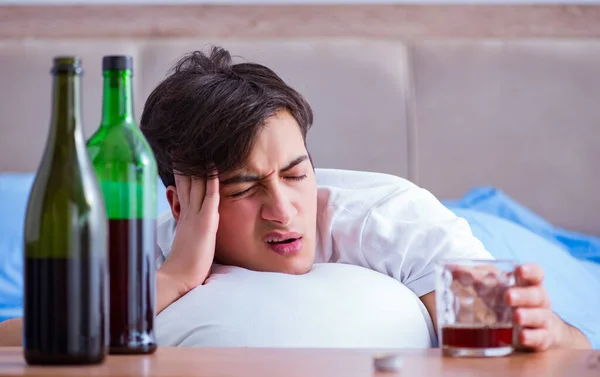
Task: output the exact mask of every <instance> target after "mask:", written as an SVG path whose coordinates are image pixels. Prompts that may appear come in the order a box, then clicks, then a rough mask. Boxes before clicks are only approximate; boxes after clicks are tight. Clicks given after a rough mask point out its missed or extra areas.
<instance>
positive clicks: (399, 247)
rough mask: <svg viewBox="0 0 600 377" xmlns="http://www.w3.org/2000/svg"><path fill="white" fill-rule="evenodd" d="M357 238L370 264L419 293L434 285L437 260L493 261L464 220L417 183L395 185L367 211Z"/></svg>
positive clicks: (433, 287) (429, 290)
mask: <svg viewBox="0 0 600 377" xmlns="http://www.w3.org/2000/svg"><path fill="white" fill-rule="evenodd" d="M359 242H360V249H361V251H362V253H363V257H364V259H365V261H366V262H367V263H368V265H369V267H370V268H372V269H373V270H376V271H378V272H381V273H384V274H387V275H389V276H391V277H393V278H395V279H396V280H398V281H400V282H402V283H403V284H404V285H406V286H407V287H408V288H409V289H410V290H412V291H413V292H414V293H415V294H416V295H417V296H422V295H424V294H427V293H429V292H431V291H433V290H434V289H435V274H434V268H435V264H436V262H438V261H439V260H441V259H446V258H474V259H492V256H491V254H490V253H489V252H488V251H487V250H486V249H485V247H484V246H483V244H482V243H481V241H479V240H478V239H477V238H476V237H475V236H474V235H473V233H472V232H471V228H470V226H469V224H468V223H467V221H466V220H464V219H462V218H459V217H457V216H456V215H455V214H454V213H453V212H452V211H450V210H449V209H447V208H446V207H445V206H444V205H443V204H442V203H440V201H439V200H437V199H436V198H435V197H434V196H433V195H432V194H431V193H430V192H428V191H427V190H425V189H422V188H418V187H412V188H408V189H398V190H397V191H395V192H392V193H390V195H388V196H387V197H385V198H383V199H382V200H381V201H380V202H378V203H377V205H376V206H374V207H373V208H372V209H371V210H370V211H369V213H368V214H367V217H366V219H365V222H364V223H363V228H362V231H361V236H360V241H359Z"/></svg>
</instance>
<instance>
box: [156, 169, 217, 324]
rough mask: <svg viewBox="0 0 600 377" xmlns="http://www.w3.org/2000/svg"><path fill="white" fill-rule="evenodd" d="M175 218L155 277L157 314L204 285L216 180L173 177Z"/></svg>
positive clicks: (210, 260) (214, 217) (212, 243)
mask: <svg viewBox="0 0 600 377" xmlns="http://www.w3.org/2000/svg"><path fill="white" fill-rule="evenodd" d="M175 182H176V187H177V197H178V200H179V207H180V212H179V217H178V219H177V228H176V231H175V238H174V240H173V245H172V247H171V253H170V254H169V257H168V258H167V260H166V261H165V262H164V263H163V265H162V266H161V268H160V270H159V271H158V273H157V285H158V287H157V291H158V292H157V312H158V313H160V312H161V311H162V310H163V309H164V308H165V307H167V306H169V305H170V304H171V303H173V302H174V301H176V300H177V299H179V298H180V297H181V296H183V295H185V294H186V293H187V292H189V291H190V290H192V289H194V288H196V287H197V286H199V285H201V284H203V283H204V281H205V280H206V278H207V277H208V273H209V271H210V267H211V265H212V263H213V259H214V255H215V242H216V235H217V228H218V226H219V211H218V209H219V200H220V196H219V179H218V176H217V173H216V171H215V172H212V173H211V174H210V176H209V177H208V178H207V179H202V178H193V177H189V176H183V175H175Z"/></svg>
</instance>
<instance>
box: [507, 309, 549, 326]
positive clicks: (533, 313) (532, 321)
mask: <svg viewBox="0 0 600 377" xmlns="http://www.w3.org/2000/svg"><path fill="white" fill-rule="evenodd" d="M551 313H552V312H551V311H550V310H548V309H543V308H531V309H528V308H518V309H517V310H515V313H514V321H515V323H516V324H518V325H520V326H523V327H530V328H546V329H548V328H550V327H551V322H552V317H551Z"/></svg>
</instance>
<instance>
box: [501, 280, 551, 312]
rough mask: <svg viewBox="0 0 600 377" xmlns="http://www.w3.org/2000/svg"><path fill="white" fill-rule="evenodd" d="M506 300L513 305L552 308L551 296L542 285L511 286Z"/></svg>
mask: <svg viewBox="0 0 600 377" xmlns="http://www.w3.org/2000/svg"><path fill="white" fill-rule="evenodd" d="M506 302H507V303H508V305H510V306H513V307H516V306H519V307H524V308H550V297H549V296H548V292H546V290H545V289H544V288H543V287H542V286H541V285H536V286H531V287H512V288H509V289H508V290H507V291H506Z"/></svg>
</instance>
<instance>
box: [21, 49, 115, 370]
mask: <svg viewBox="0 0 600 377" xmlns="http://www.w3.org/2000/svg"><path fill="white" fill-rule="evenodd" d="M52 74H53V105H52V118H51V124H50V132H49V135H48V139H47V142H46V147H45V150H44V153H43V156H42V161H41V163H40V166H39V168H38V170H37V174H36V177H35V180H34V183H33V186H32V189H31V193H30V196H29V201H28V204H27V210H26V215H25V226H24V249H25V250H24V259H25V260H24V303H23V306H24V315H23V342H24V356H25V360H26V362H27V363H29V364H94V363H100V362H102V361H103V360H104V358H105V355H106V352H107V345H108V341H107V340H108V327H107V324H108V318H107V309H108V308H107V306H108V275H107V274H108V272H107V268H108V265H107V262H108V260H107V258H108V254H107V248H108V235H107V217H106V211H105V205H104V201H103V197H102V193H101V191H100V188H99V186H98V182H97V180H96V177H95V174H94V171H93V168H92V165H91V163H90V160H89V157H88V154H87V151H86V145H85V139H84V136H83V129H82V122H81V110H80V109H81V102H80V86H81V83H80V80H81V79H80V76H81V75H82V67H81V60H80V59H79V58H77V57H57V58H55V59H54V66H53V68H52Z"/></svg>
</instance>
